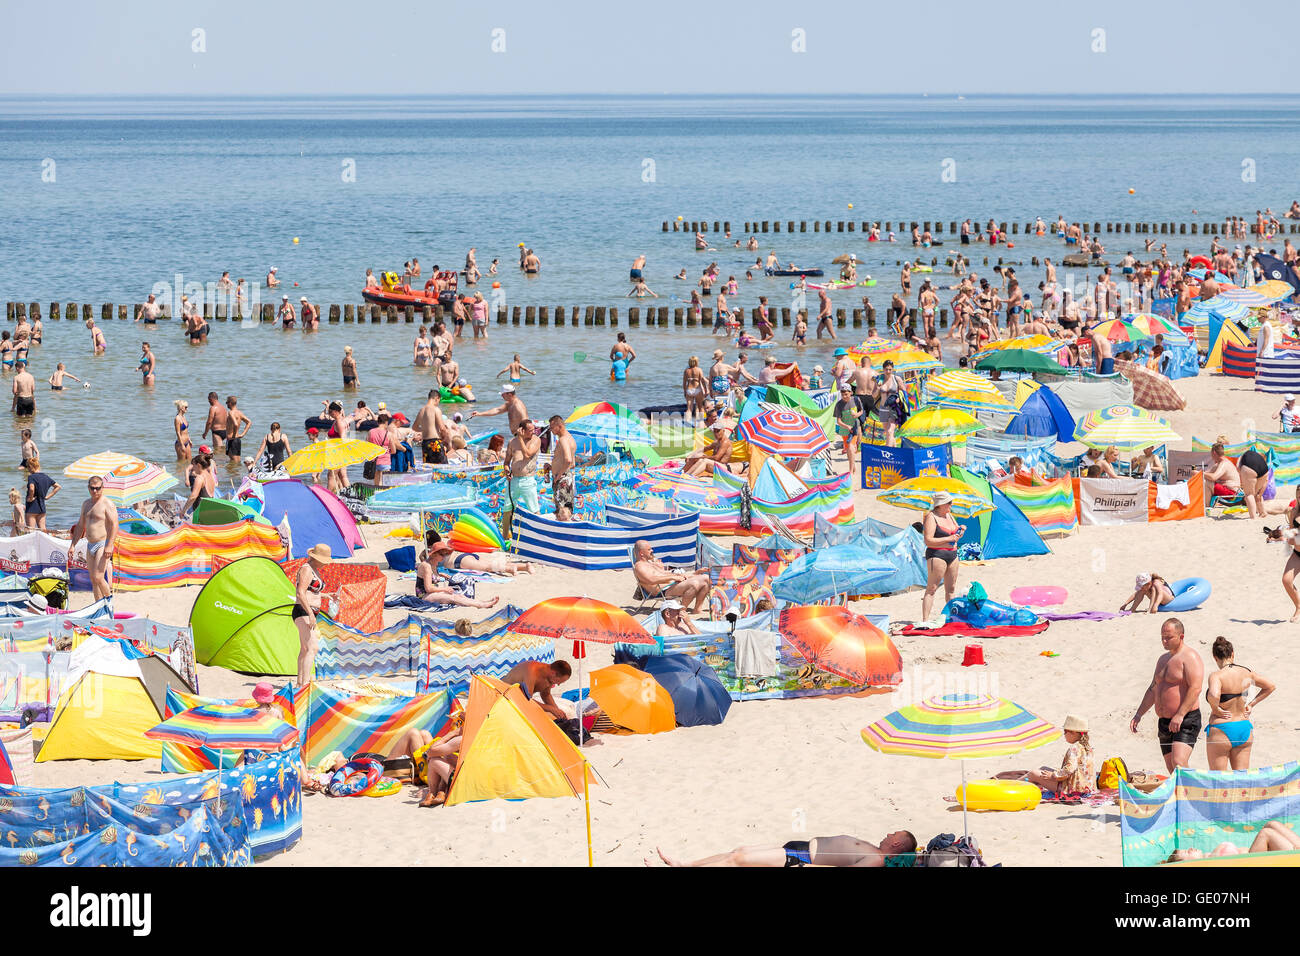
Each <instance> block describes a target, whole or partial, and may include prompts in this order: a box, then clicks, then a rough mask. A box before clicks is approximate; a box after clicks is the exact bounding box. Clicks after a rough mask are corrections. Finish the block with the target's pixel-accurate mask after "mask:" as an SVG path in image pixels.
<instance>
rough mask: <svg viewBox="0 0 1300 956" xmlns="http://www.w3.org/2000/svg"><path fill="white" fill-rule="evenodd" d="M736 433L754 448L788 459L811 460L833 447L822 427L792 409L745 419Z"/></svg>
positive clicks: (772, 410)
mask: <svg viewBox="0 0 1300 956" xmlns="http://www.w3.org/2000/svg"><path fill="white" fill-rule="evenodd" d="M736 432H737V434H739V435H740V437H741V438H743V439H744V440H745V441H747V442H749V443H750V444H751V445H753V446H754V447H755V448H761V449H762V450H763V451H765V452H768V453H769V454H772V455H784V456H786V457H787V458H810V457H811V456H813V455H815V454H817V453H818V452H820V451H824V450H825V449H827V448H829V447H830V444H831V443H830V442H829V441H827V439H826V433H825V432H824V431H822V427H821V426H820V425H818V424H817V423H816V422H815V421H813V420H812V419H811V418H809V417H808V416H807V415H804V414H801V413H800V412H796V411H795V410H794V409H791V408H773V409H769V410H768V411H765V412H763V413H761V414H759V415H755V416H754V417H753V418H749V419H746V420H745V421H743V422H741V423H740V427H739V428H737V429H736Z"/></svg>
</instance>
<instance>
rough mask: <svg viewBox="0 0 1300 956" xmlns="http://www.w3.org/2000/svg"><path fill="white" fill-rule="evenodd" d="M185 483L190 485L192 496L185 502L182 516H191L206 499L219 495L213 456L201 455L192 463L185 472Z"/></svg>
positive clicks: (196, 456)
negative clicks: (195, 508) (195, 507)
mask: <svg viewBox="0 0 1300 956" xmlns="http://www.w3.org/2000/svg"><path fill="white" fill-rule="evenodd" d="M185 483H186V484H187V485H189V488H190V496H189V498H188V499H187V500H186V502H185V510H184V511H182V512H181V513H182V514H189V513H190V512H191V511H193V510H194V506H195V505H197V504H198V503H199V502H200V501H202V500H203V499H204V498H211V497H212V496H213V495H215V494H216V493H217V476H216V474H215V472H214V471H213V468H212V456H211V455H205V454H202V453H199V454H197V455H195V456H194V459H193V460H192V461H191V462H190V467H189V469H188V470H187V471H186V472H185Z"/></svg>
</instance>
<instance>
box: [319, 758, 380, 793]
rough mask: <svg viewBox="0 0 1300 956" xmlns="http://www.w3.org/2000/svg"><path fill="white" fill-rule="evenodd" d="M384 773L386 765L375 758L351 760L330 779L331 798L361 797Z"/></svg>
mask: <svg viewBox="0 0 1300 956" xmlns="http://www.w3.org/2000/svg"><path fill="white" fill-rule="evenodd" d="M383 772H384V765H383V764H382V763H380V762H379V761H378V760H375V759H374V758H373V757H361V758H360V759H357V760H350V761H348V763H347V764H346V765H345V766H344V767H343V769H341V770H339V771H336V772H335V774H334V776H333V777H332V778H330V782H329V788H328V789H329V794H330V796H331V797H359V796H361V795H362V794H363V793H365V792H366V791H367V790H369V789H370V788H371V787H373V786H374V785H375V784H376V783H377V782H378V781H379V778H380V776H382V774H383Z"/></svg>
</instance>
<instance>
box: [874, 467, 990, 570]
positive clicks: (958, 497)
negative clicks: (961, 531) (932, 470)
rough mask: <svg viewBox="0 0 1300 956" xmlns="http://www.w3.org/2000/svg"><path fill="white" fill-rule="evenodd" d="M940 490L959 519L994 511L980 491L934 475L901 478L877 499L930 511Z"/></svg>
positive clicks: (898, 505)
mask: <svg viewBox="0 0 1300 956" xmlns="http://www.w3.org/2000/svg"><path fill="white" fill-rule="evenodd" d="M940 491H946V492H948V494H950V495H952V513H953V514H955V515H956V516H957V517H958V518H973V517H975V515H979V514H983V513H984V512H986V511H992V510H993V502H991V501H989V500H988V499H987V498H982V497H980V493H979V492H978V491H976V490H975V489H974V488H972V487H971V486H970V485H968V484H966V482H964V481H958V480H957V479H956V478H943V477H938V476H934V475H923V476H921V477H920V478H909V479H907V480H906V481H900V482H899V483H898V484H896V485H894V486H893V487H892V488H890V489H889V490H888V491H883V492H881V493H880V500H881V501H883V502H884V503H885V504H887V505H893V506H894V507H895V508H906V509H908V510H909V511H929V510H930V509H931V508H933V507H934V496H935V495H936V494H937V493H939V492H940ZM859 593H865V592H859Z"/></svg>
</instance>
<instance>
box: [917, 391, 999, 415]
mask: <svg viewBox="0 0 1300 956" xmlns="http://www.w3.org/2000/svg"><path fill="white" fill-rule="evenodd" d="M930 404H931V405H940V406H943V407H945V408H959V409H962V410H963V411H965V412H994V413H1000V414H1003V415H1014V414H1015V412H1016V407H1015V406H1014V405H1012V404H1011V403H1010V402H1009V401H1007V400H1006V398H1004V397H1003V395H1002V393H1001V392H999V391H997V390H996V389H995V390H994V391H993V392H992V394H990V393H988V392H983V391H980V392H949V393H948V394H947V395H936V396H934V397H933V398H931V399H930ZM910 420H911V419H909V421H910Z"/></svg>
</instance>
